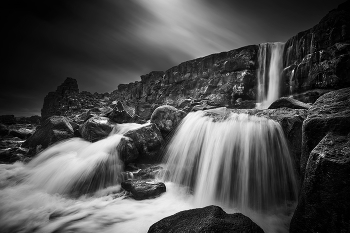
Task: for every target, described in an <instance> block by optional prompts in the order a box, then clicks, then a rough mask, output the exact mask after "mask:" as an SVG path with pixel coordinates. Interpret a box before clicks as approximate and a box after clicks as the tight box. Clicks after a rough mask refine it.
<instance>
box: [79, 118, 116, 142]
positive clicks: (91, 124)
mask: <svg viewBox="0 0 350 233" xmlns="http://www.w3.org/2000/svg"><path fill="white" fill-rule="evenodd" d="M114 125H115V123H114V122H113V121H111V120H110V119H109V118H108V117H99V116H96V117H91V118H90V119H89V120H87V121H86V122H85V123H84V124H82V125H81V126H80V128H79V132H80V134H81V136H82V138H84V139H85V140H87V141H90V142H96V141H98V140H101V139H103V138H106V137H107V136H108V135H109V134H110V132H111V131H112V129H113V127H114Z"/></svg>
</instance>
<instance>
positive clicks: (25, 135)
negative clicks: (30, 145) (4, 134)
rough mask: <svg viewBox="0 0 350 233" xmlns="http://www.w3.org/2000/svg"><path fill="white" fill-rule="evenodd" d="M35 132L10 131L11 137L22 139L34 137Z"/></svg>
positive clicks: (23, 130)
mask: <svg viewBox="0 0 350 233" xmlns="http://www.w3.org/2000/svg"><path fill="white" fill-rule="evenodd" d="M32 134H33V130H30V129H26V128H20V129H12V130H10V131H9V135H10V136H13V137H18V138H20V139H27V138H29V137H30V136H32Z"/></svg>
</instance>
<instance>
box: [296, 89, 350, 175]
mask: <svg viewBox="0 0 350 233" xmlns="http://www.w3.org/2000/svg"><path fill="white" fill-rule="evenodd" d="M348 130H350V88H343V89H340V90H337V91H332V92H329V93H327V94H324V95H323V96H321V97H320V98H319V99H318V100H317V101H316V102H315V103H314V104H313V106H312V107H311V108H310V109H309V110H308V115H307V118H306V120H305V121H304V123H303V137H302V138H303V147H302V156H301V168H300V169H301V172H302V174H304V171H305V167H306V162H307V160H308V158H309V155H310V152H311V151H312V150H313V149H314V148H315V146H316V145H317V144H318V143H319V142H320V141H321V139H322V138H323V137H324V136H326V134H327V133H328V132H330V131H348Z"/></svg>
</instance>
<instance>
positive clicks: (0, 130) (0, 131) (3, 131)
mask: <svg viewBox="0 0 350 233" xmlns="http://www.w3.org/2000/svg"><path fill="white" fill-rule="evenodd" d="M9 132H10V131H9V129H8V127H7V126H6V125H4V124H0V136H6V135H8V134H9Z"/></svg>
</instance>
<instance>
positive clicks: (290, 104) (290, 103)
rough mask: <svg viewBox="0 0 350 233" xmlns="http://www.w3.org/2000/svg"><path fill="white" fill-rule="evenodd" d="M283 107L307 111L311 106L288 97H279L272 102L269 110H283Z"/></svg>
mask: <svg viewBox="0 0 350 233" xmlns="http://www.w3.org/2000/svg"><path fill="white" fill-rule="evenodd" d="M283 107H286V108H293V109H309V108H310V107H311V105H310V104H306V103H304V102H301V101H299V100H296V99H293V98H290V97H281V98H279V99H278V100H276V101H275V102H273V103H272V104H271V105H270V107H269V109H276V108H283Z"/></svg>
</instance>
